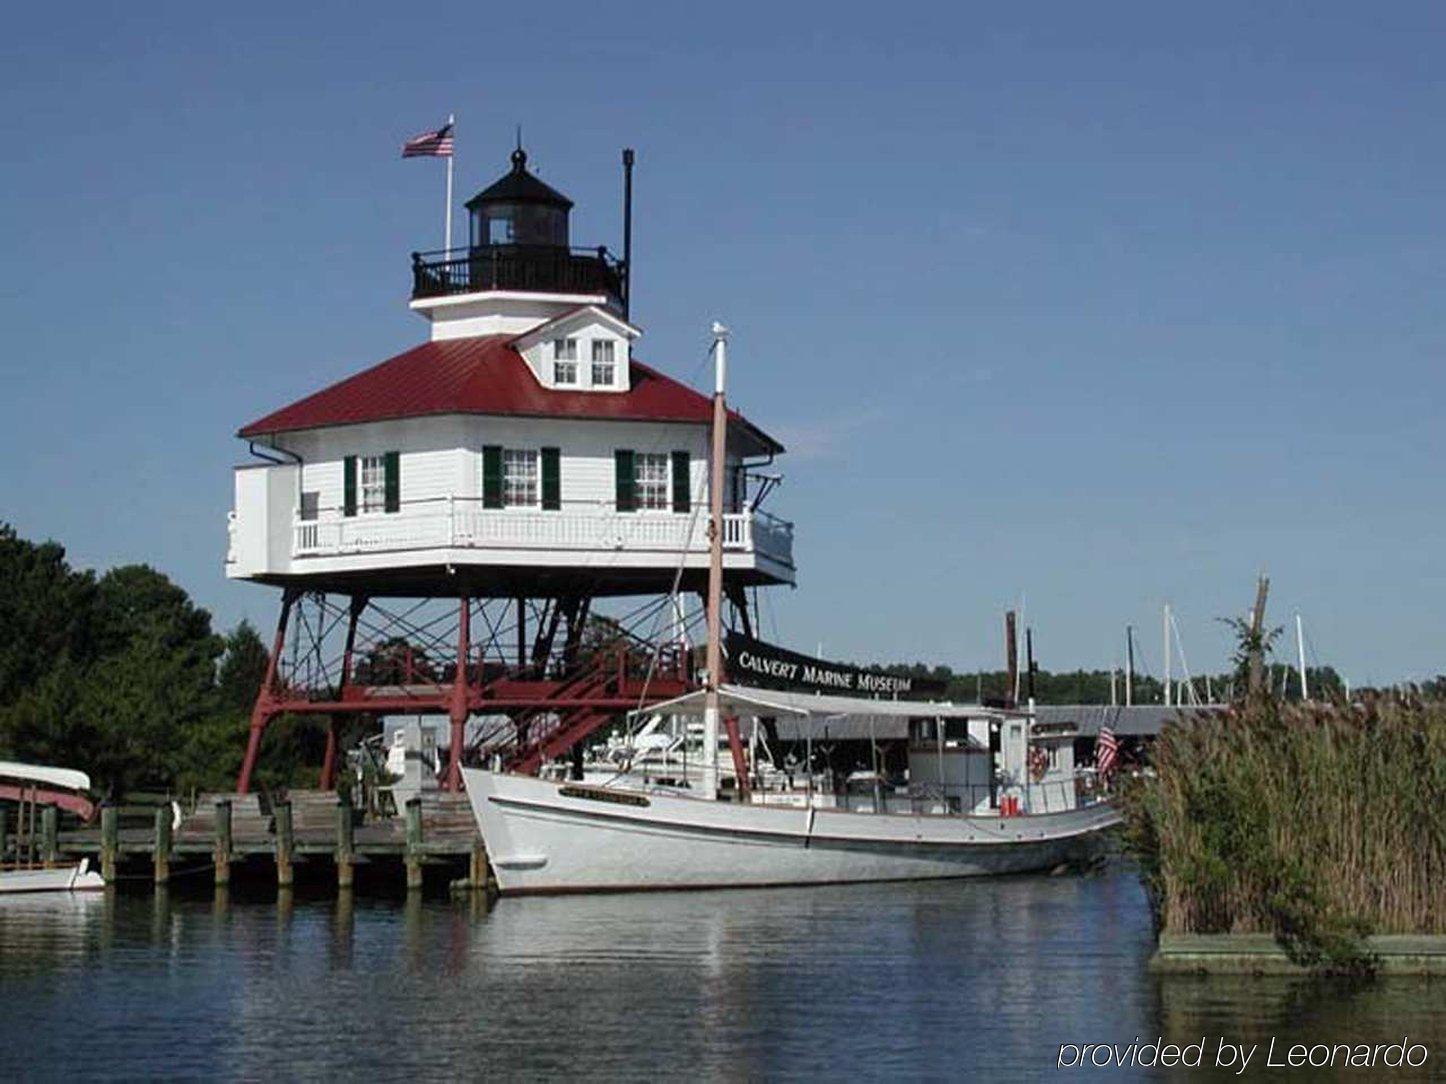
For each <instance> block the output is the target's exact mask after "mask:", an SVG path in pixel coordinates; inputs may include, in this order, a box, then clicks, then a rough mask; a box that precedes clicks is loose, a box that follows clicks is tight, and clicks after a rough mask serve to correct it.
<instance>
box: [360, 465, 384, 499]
mask: <svg viewBox="0 0 1446 1084" xmlns="http://www.w3.org/2000/svg"><path fill="white" fill-rule="evenodd" d="M386 507H387V465H386V457H385V456H380V455H364V456H362V457H361V510H362V511H363V512H381V511H384V510H385V509H386Z"/></svg>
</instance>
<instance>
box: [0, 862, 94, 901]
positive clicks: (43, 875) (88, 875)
mask: <svg viewBox="0 0 1446 1084" xmlns="http://www.w3.org/2000/svg"><path fill="white" fill-rule="evenodd" d="M104 887H105V881H103V880H102V879H101V876H100V874H99V873H92V872H90V867H89V863H88V862H80V863H78V864H76V865H74V866H59V867H56V868H54V869H7V870H0V895H8V894H9V893H12V892H94V891H97V890H99V889H102V888H104Z"/></svg>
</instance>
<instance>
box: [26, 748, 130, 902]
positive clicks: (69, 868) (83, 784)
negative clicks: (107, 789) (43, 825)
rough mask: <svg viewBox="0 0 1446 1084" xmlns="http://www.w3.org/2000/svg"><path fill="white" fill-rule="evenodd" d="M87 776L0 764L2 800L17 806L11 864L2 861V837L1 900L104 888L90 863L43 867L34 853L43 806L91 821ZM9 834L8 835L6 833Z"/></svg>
mask: <svg viewBox="0 0 1446 1084" xmlns="http://www.w3.org/2000/svg"><path fill="white" fill-rule="evenodd" d="M89 790H90V776H88V775H86V774H85V772H81V771H76V770H75V769H73V768H53V767H49V766H46V765H42V764H21V763H18V762H16V761H10V760H0V799H8V800H11V801H14V802H16V803H17V804H18V809H19V814H20V816H19V823H18V824H17V825H16V832H15V836H14V845H13V850H14V854H13V856H12V859H13V860H12V861H10V862H8V863H7V862H5V861H4V859H5V857H6V853H7V851H6V840H5V839H4V838H0V895H4V894H9V893H15V892H84V891H92V890H95V889H100V888H104V887H105V881H104V880H103V879H102V878H101V875H100V874H99V873H95V872H93V871H92V870H91V869H90V863H89V861H88V860H85V859H82V860H81V861H80V862H67V863H54V862H47V861H46V860H45V859H44V856H43V855H41V854H39V853H38V849H37V846H36V844H37V840H36V818H37V814H38V811H39V809H40V808H41V807H43V806H47V805H53V806H58V807H60V808H63V809H67V810H69V811H70V812H72V813H76V814H77V815H79V816H82V817H85V818H86V819H89V817H90V815H91V814H92V813H93V812H94V807H93V806H92V805H91V802H90V799H89V798H88V797H87V792H88V791H89ZM7 834H8V833H7Z"/></svg>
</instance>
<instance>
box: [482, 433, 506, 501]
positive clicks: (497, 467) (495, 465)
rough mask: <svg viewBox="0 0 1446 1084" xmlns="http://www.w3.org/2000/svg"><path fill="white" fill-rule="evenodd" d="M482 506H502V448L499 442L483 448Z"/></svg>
mask: <svg viewBox="0 0 1446 1084" xmlns="http://www.w3.org/2000/svg"><path fill="white" fill-rule="evenodd" d="M482 507H483V508H501V507H502V448H501V446H500V445H497V444H488V445H485V446H484V447H483V448H482Z"/></svg>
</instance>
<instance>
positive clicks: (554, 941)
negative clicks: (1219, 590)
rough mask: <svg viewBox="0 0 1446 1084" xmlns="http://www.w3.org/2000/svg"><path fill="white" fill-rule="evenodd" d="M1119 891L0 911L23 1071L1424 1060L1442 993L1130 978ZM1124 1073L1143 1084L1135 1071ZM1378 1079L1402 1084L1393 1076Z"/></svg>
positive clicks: (39, 901)
mask: <svg viewBox="0 0 1446 1084" xmlns="http://www.w3.org/2000/svg"><path fill="white" fill-rule="evenodd" d="M1151 948H1152V938H1151V933H1150V929H1149V915H1148V912H1147V909H1146V907H1145V903H1144V899H1143V897H1142V896H1141V893H1140V891H1139V887H1138V885H1137V883H1136V881H1135V879H1134V878H1133V876H1132V875H1131V874H1130V873H1129V872H1128V871H1126V870H1118V869H1117V870H1113V871H1111V872H1109V873H1107V874H1105V875H1103V876H1096V877H1085V878H1075V877H1064V878H1014V879H1002V880H993V881H978V882H969V883H955V884H921V885H892V886H875V887H863V886H861V887H849V888H824V889H800V890H774V891H758V892H737V893H712V894H708V893H698V894H671V895H651V896H612V897H596V898H569V899H542V900H503V901H500V902H498V903H497V904H496V905H495V906H489V904H488V902H487V901H486V899H485V898H484V897H481V896H464V897H459V898H456V899H445V898H443V899H431V898H428V899H423V898H422V897H421V896H419V895H413V896H411V897H409V898H407V899H406V900H400V899H399V900H377V899H375V898H369V897H363V898H357V897H356V896H355V895H354V894H353V893H351V892H347V893H343V894H341V895H340V896H337V897H336V898H307V897H306V896H297V895H295V894H294V893H285V894H284V896H278V897H274V898H271V899H265V898H260V899H256V900H247V899H244V898H237V897H233V896H232V895H231V894H229V893H225V892H224V891H223V892H222V893H219V894H217V895H216V896H214V897H212V896H210V895H209V894H205V893H200V894H196V895H192V896H188V895H185V894H181V893H178V892H177V891H176V890H175V889H171V890H165V889H162V890H158V891H156V892H155V893H154V894H152V893H151V892H150V891H149V890H147V891H146V892H144V893H137V894H130V895H125V894H123V895H119V896H117V895H115V894H113V893H106V894H96V895H92V896H88V897H86V896H75V897H71V896H44V897H29V898H14V899H4V900H0V1004H4V1005H5V1006H6V1011H5V1012H4V1013H0V1045H3V1047H4V1049H6V1051H7V1060H8V1061H10V1063H11V1064H14V1065H20V1066H28V1067H31V1068H32V1069H33V1068H34V1067H36V1066H44V1067H45V1071H46V1073H48V1074H53V1075H67V1074H72V1075H76V1074H80V1073H84V1074H85V1075H86V1076H88V1077H94V1076H97V1075H99V1076H105V1075H107V1074H110V1075H113V1076H117V1077H136V1076H157V1075H166V1076H216V1075H221V1076H237V1075H240V1076H244V1077H248V1078H249V1077H258V1076H268V1075H269V1076H277V1077H282V1078H288V1079H290V1078H295V1077H302V1076H328V1077H329V1076H334V1075H338V1074H340V1073H343V1072H358V1071H360V1072H365V1073H366V1074H367V1075H369V1076H372V1077H380V1078H392V1077H400V1076H406V1075H415V1074H422V1073H425V1074H428V1075H433V1076H435V1075H437V1074H438V1073H439V1072H440V1073H442V1074H444V1075H476V1074H479V1073H481V1072H483V1071H488V1072H507V1073H511V1074H519V1073H520V1074H527V1075H551V1074H563V1073H569V1074H580V1073H586V1074H587V1075H589V1076H594V1077H603V1078H607V1077H619V1076H629V1077H636V1076H642V1075H648V1076H658V1075H661V1074H669V1075H676V1074H687V1075H689V1076H706V1077H721V1078H736V1077H740V1076H758V1077H765V1076H766V1077H789V1076H801V1075H808V1076H817V1075H822V1074H830V1075H839V1076H845V1075H846V1076H850V1077H857V1076H863V1075H868V1076H875V1075H884V1074H900V1075H908V1076H911V1077H913V1076H919V1075H927V1076H936V1077H948V1078H951V1079H953V1078H959V1077H963V1076H970V1075H973V1076H992V1077H996V1078H1008V1079H1017V1078H1019V1077H1021V1076H1048V1077H1053V1076H1055V1075H1056V1070H1055V1069H1054V1062H1055V1057H1056V1051H1057V1050H1058V1047H1059V1044H1060V1043H1064V1042H1111V1041H1113V1042H1123V1043H1128V1042H1130V1041H1131V1040H1132V1039H1133V1038H1134V1037H1135V1036H1137V1035H1138V1036H1141V1037H1145V1038H1153V1037H1154V1036H1155V1035H1157V1034H1163V1035H1165V1036H1166V1037H1167V1038H1169V1039H1171V1040H1172V1041H1190V1042H1194V1041H1198V1039H1199V1038H1200V1037H1201V1036H1202V1035H1204V1036H1210V1037H1211V1039H1212V1042H1213V1041H1214V1039H1215V1038H1216V1037H1219V1036H1222V1035H1223V1036H1226V1037H1228V1038H1230V1039H1231V1041H1234V1042H1240V1041H1245V1042H1252V1043H1253V1042H1260V1041H1268V1038H1269V1036H1271V1035H1276V1036H1280V1037H1282V1038H1283V1039H1284V1040H1285V1041H1289V1042H1313V1041H1351V1042H1394V1041H1398V1040H1399V1039H1400V1037H1401V1034H1403V1033H1407V1034H1410V1035H1411V1036H1412V1037H1413V1038H1414V1039H1417V1040H1418V1041H1424V1042H1427V1043H1428V1045H1429V1046H1430V1048H1431V1050H1432V1059H1433V1063H1432V1067H1434V1064H1435V1063H1436V1061H1437V1058H1438V1057H1439V1056H1441V1055H1443V1054H1446V1035H1443V1034H1442V1025H1441V1024H1439V1023H1437V1022H1436V1019H1437V1014H1439V1013H1440V1012H1441V1010H1442V1008H1443V1007H1446V1006H1443V1004H1442V999H1443V991H1442V989H1441V987H1440V986H1439V984H1438V986H1437V987H1432V986H1430V985H1429V984H1422V983H1417V982H1415V981H1414V980H1394V979H1393V980H1391V981H1390V982H1388V983H1382V984H1376V985H1374V986H1367V987H1356V988H1351V987H1343V986H1341V985H1339V984H1334V983H1301V982H1282V981H1280V980H1257V979H1225V980H1221V979H1215V980H1199V979H1193V978H1189V977H1174V976H1172V977H1169V978H1168V979H1156V978H1152V977H1151V976H1150V975H1149V974H1148V973H1147V972H1146V970H1145V966H1144V965H1145V961H1146V959H1147V958H1148V955H1149V952H1150V950H1151ZM1121 1075H1122V1076H1123V1077H1125V1078H1129V1077H1132V1076H1133V1077H1135V1078H1141V1079H1143V1078H1146V1077H1147V1076H1148V1075H1149V1074H1148V1073H1147V1072H1145V1071H1141V1070H1137V1071H1135V1072H1133V1073H1125V1074H1121ZM1395 1078H1396V1079H1408V1078H1407V1077H1403V1076H1396V1077H1395Z"/></svg>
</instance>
